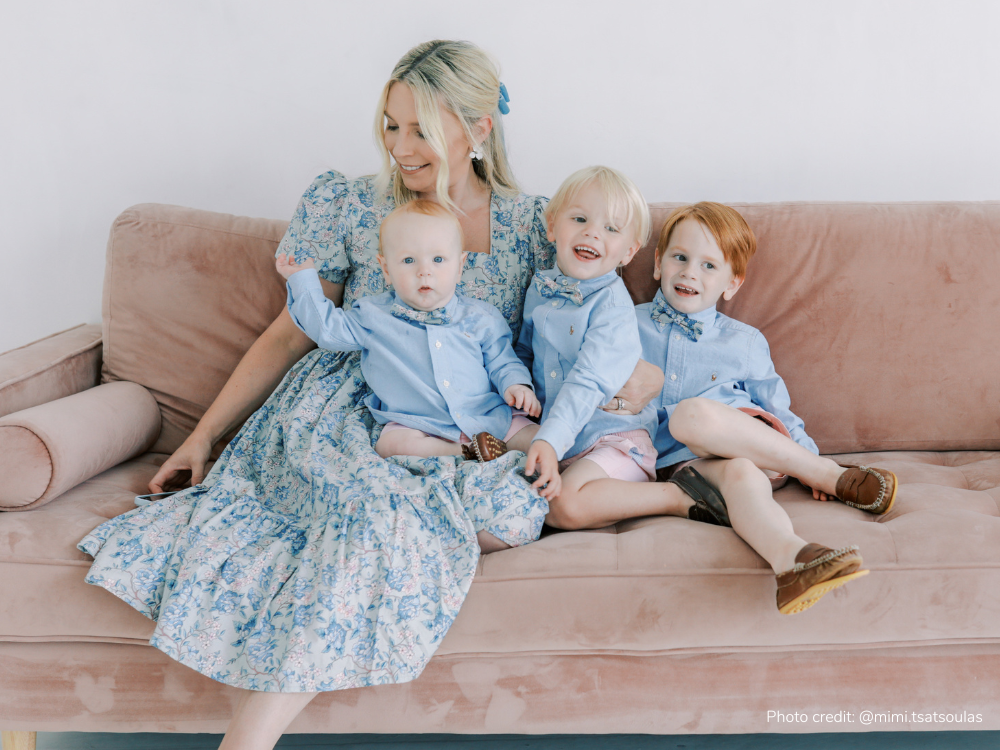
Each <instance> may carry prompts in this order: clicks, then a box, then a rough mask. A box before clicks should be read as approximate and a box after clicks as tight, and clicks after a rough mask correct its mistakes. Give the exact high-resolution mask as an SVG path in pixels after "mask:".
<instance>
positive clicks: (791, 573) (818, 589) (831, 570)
mask: <svg viewBox="0 0 1000 750" xmlns="http://www.w3.org/2000/svg"><path fill="white" fill-rule="evenodd" d="M863 564H864V561H863V560H862V559H861V555H859V554H858V547H857V545H852V546H850V547H841V548H840V549H830V548H829V547H824V546H823V545H821V544H807V545H806V546H805V547H803V548H802V549H800V550H799V553H798V554H797V555H796V556H795V567H794V568H792V569H791V570H786V571H785V572H784V573H779V574H778V575H777V576H776V578H777V581H778V594H777V600H778V611H779V612H781V614H783V615H795V614H798V613H799V612H804V611H805V610H807V609H809V608H810V607H811V606H812V605H814V604H815V603H816V602H818V601H819V600H820V599H821V598H822V597H823V595H824V594H826V593H827V592H829V591H833V590H834V589H835V588H839V587H840V586H843V585H844V584H845V583H847V582H848V581H853V580H854V579H855V578H860V577H861V576H866V575H868V571H867V570H862V569H861V566H862V565H863Z"/></svg>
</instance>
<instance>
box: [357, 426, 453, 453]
mask: <svg viewBox="0 0 1000 750" xmlns="http://www.w3.org/2000/svg"><path fill="white" fill-rule="evenodd" d="M375 452H376V453H378V454H379V455H380V456H382V458H389V456H420V457H421V458H433V457H434V456H461V455H462V445H461V444H460V443H453V442H451V441H450V440H445V439H444V438H439V437H434V436H433V435H427V434H425V433H423V432H421V431H420V430H412V429H410V428H409V427H407V428H405V429H402V430H393V431H392V432H390V433H389V434H388V435H387V434H385V433H384V432H383V433H382V434H381V435H379V438H378V442H377V443H375Z"/></svg>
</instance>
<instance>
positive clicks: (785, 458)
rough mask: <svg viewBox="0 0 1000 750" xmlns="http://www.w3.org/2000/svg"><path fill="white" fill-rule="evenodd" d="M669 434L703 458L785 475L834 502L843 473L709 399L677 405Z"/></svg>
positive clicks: (752, 419) (828, 461) (762, 424)
mask: <svg viewBox="0 0 1000 750" xmlns="http://www.w3.org/2000/svg"><path fill="white" fill-rule="evenodd" d="M670 434H671V435H673V436H674V438H675V439H676V440H678V441H680V442H682V443H684V445H686V446H687V447H688V448H690V449H691V452H692V453H694V454H695V455H696V456H700V457H702V458H712V457H715V456H719V457H721V458H749V459H750V460H751V461H753V463H754V464H755V465H756V466H757V467H759V468H761V469H770V470H771V471H777V472H780V473H782V474H788V475H789V476H792V477H795V478H796V479H798V480H800V481H801V482H802V483H803V484H805V485H807V486H809V487H812V488H813V489H816V490H819V491H820V492H823V493H825V494H827V495H830V496H833V495H834V493H835V491H836V487H837V479H839V478H840V475H841V474H843V473H844V469H843V468H842V467H840V466H839V465H837V463H836V461H832V460H830V459H829V458H823V457H822V456H817V455H816V454H814V453H812V452H811V451H808V450H806V449H805V448H803V447H802V446H801V445H799V444H798V443H796V442H795V441H794V440H790V439H789V438H787V437H785V436H784V435H782V434H781V433H780V432H778V431H777V430H772V429H771V428H770V427H768V426H767V425H766V424H764V423H763V422H761V421H760V420H759V419H754V418H753V417H751V416H750V415H749V414H744V413H743V412H741V411H739V410H738V409H734V408H733V407H731V406H726V405H725V404H720V403H719V402H718V401H712V400H711V399H707V398H690V399H687V400H685V401H681V402H680V403H679V404H678V405H677V408H676V409H675V410H674V413H673V415H672V416H671V418H670Z"/></svg>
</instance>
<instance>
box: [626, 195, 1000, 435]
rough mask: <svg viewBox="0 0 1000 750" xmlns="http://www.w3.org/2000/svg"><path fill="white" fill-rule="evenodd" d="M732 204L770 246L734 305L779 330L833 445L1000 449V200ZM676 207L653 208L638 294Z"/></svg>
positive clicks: (635, 269) (818, 427)
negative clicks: (999, 371)
mask: <svg viewBox="0 0 1000 750" xmlns="http://www.w3.org/2000/svg"><path fill="white" fill-rule="evenodd" d="M732 205H733V207H734V208H736V209H737V210H738V211H739V212H740V213H741V214H743V216H744V218H746V220H747V223H748V224H750V227H751V228H752V229H753V230H754V233H755V234H756V235H757V240H758V249H757V254H756V256H755V257H754V258H753V260H751V261H750V265H749V267H748V269H747V278H746V283H745V284H744V286H743V288H742V289H741V290H740V291H739V292H738V293H737V294H736V296H735V297H733V299H732V300H731V301H729V302H728V303H723V304H722V305H720V309H721V310H722V312H724V313H726V314H727V315H730V316H732V317H734V318H736V319H737V320H741V321H743V322H745V323H749V324H750V325H752V326H755V327H757V328H759V329H760V330H761V332H763V334H764V335H765V336H766V337H767V340H768V343H769V344H770V346H771V354H772V357H773V359H774V363H775V367H776V369H777V370H778V372H779V373H781V374H782V376H783V377H784V378H785V380H786V382H787V383H788V387H789V391H790V392H791V395H792V408H793V409H794V411H795V412H796V413H797V414H798V415H799V416H800V417H802V419H803V420H804V421H805V423H806V430H807V431H808V432H809V434H810V436H811V437H812V438H813V439H814V440H815V441H816V444H817V445H818V446H819V449H820V452H822V453H843V452H847V451H857V450H998V449H1000V419H998V417H1000V414H998V413H997V409H996V405H997V404H1000V378H998V377H997V376H996V368H997V363H996V361H995V360H994V358H993V357H992V356H983V355H984V353H985V352H991V353H992V352H997V351H1000V295H997V293H996V290H995V284H994V283H993V282H992V280H994V279H997V278H1000V201H987V202H982V203H734V204H732ZM675 206H676V204H667V203H656V204H653V205H652V207H651V212H652V219H653V240H651V241H650V242H649V243H648V244H647V246H646V247H644V248H643V249H642V250H640V251H639V253H637V254H636V257H635V258H634V259H633V260H632V262H631V263H630V264H629V265H628V266H627V267H626V269H625V272H624V277H625V281H626V284H627V285H629V287H630V291H631V292H632V295H633V297H634V298H635V299H636V300H637V301H642V302H648V301H649V300H651V299H652V298H653V295H654V294H655V292H656V289H657V282H656V281H655V280H654V279H653V276H652V269H653V262H654V261H653V250H654V248H655V245H656V241H655V240H656V238H657V237H658V235H659V230H660V227H662V226H663V222H664V221H665V220H666V218H667V215H668V214H669V213H670V210H672V209H673V208H674V207H675ZM990 286H994V289H993V291H992V292H990ZM987 298H989V301H987ZM984 405H990V406H992V407H993V408H983V406H984Z"/></svg>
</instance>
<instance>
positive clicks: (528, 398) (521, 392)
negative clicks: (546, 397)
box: [503, 383, 542, 417]
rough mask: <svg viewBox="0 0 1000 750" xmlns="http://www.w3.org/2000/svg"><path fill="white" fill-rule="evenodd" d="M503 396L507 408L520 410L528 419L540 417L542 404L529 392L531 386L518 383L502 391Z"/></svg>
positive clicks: (532, 392)
mask: <svg viewBox="0 0 1000 750" xmlns="http://www.w3.org/2000/svg"><path fill="white" fill-rule="evenodd" d="M503 395H504V399H505V400H506V401H507V405H508V406H513V407H514V408H515V409H521V410H522V411H524V412H526V413H527V414H528V416H529V417H540V416H541V415H542V404H541V402H540V401H539V400H538V396H536V395H535V392H534V391H533V390H531V386H527V385H522V384H520V383H518V384H516V385H512V386H511V387H510V388H508V389H507V390H506V391H504V394H503Z"/></svg>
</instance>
